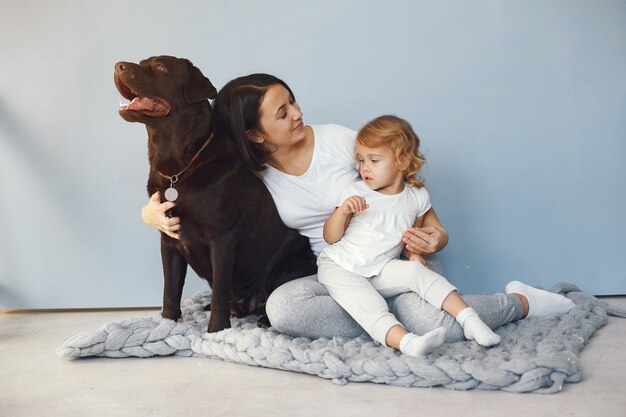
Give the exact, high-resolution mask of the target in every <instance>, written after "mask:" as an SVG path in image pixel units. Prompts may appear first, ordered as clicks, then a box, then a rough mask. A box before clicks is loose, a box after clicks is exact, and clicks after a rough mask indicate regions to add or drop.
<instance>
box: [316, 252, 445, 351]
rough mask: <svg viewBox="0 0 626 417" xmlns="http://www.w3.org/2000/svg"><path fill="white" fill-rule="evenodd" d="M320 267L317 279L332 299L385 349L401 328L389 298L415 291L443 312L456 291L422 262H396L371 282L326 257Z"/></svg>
mask: <svg viewBox="0 0 626 417" xmlns="http://www.w3.org/2000/svg"><path fill="white" fill-rule="evenodd" d="M317 266H318V269H317V278H318V280H319V282H320V283H321V284H323V285H324V286H325V287H326V289H327V290H328V293H329V294H330V296H331V297H332V298H333V299H334V300H335V301H337V303H338V304H339V305H340V306H341V307H343V309H344V310H346V311H347V312H348V313H349V314H350V316H352V318H354V320H355V321H356V322H357V323H359V325H360V326H361V327H362V328H363V329H364V330H365V331H366V332H367V333H368V334H369V335H370V336H372V338H373V339H374V340H376V341H377V342H379V343H381V344H383V345H386V337H387V333H388V332H389V330H390V329H391V328H392V327H394V326H402V324H401V323H400V322H399V321H398V319H397V318H396V317H395V316H394V315H393V314H392V313H391V312H389V306H388V305H387V303H386V302H385V299H386V298H391V297H395V296H397V295H400V294H403V293H405V292H409V291H413V292H414V293H416V294H417V295H419V296H420V297H421V298H422V299H424V300H426V301H428V303H430V304H432V305H434V306H435V307H437V308H441V305H442V304H443V302H444V300H445V299H446V297H447V296H448V295H450V293H451V292H452V291H455V290H456V287H454V285H452V284H450V283H449V282H448V280H446V279H445V278H444V277H442V276H441V275H439V274H437V273H436V272H434V271H431V270H430V269H428V268H426V267H425V266H424V265H422V264H421V263H419V262H409V261H403V260H400V259H393V260H391V261H389V262H387V264H386V265H385V266H384V267H383V269H382V271H381V272H380V273H379V274H378V275H376V276H373V277H370V278H367V277H364V276H361V275H359V274H355V273H353V272H350V271H348V270H346V269H345V268H343V267H342V266H340V265H338V264H337V263H336V262H335V261H333V260H332V259H331V258H329V257H328V256H326V255H325V254H324V253H322V254H321V255H320V257H319V259H318V260H317Z"/></svg>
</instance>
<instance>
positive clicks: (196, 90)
mask: <svg viewBox="0 0 626 417" xmlns="http://www.w3.org/2000/svg"><path fill="white" fill-rule="evenodd" d="M215 96H217V89H216V88H215V87H213V84H211V81H209V79H208V78H207V77H205V76H204V75H203V74H202V72H201V71H200V70H199V69H198V68H196V67H195V66H193V65H192V66H191V74H190V75H189V80H188V81H187V85H186V86H185V99H186V100H187V103H189V104H192V103H197V102H199V101H202V100H206V99H209V98H210V99H213V98H215Z"/></svg>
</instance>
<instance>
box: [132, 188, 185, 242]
mask: <svg viewBox="0 0 626 417" xmlns="http://www.w3.org/2000/svg"><path fill="white" fill-rule="evenodd" d="M175 206H176V204H174V203H172V202H170V201H166V202H165V203H161V197H160V196H159V193H158V192H156V193H154V194H152V196H151V197H150V200H149V201H148V204H146V205H145V206H143V207H142V208H141V218H142V220H143V222H144V223H145V224H147V225H148V226H152V227H154V228H155V229H157V230H159V231H161V232H163V233H165V234H166V235H168V236H169V237H171V238H174V239H180V236H179V234H178V230H180V218H179V217H167V216H166V214H165V213H167V211H168V210H170V209H171V208H173V207H175Z"/></svg>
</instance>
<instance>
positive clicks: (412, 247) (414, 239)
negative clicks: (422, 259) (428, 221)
mask: <svg viewBox="0 0 626 417" xmlns="http://www.w3.org/2000/svg"><path fill="white" fill-rule="evenodd" d="M402 242H404V244H405V246H406V249H407V250H408V251H409V252H410V253H415V254H423V255H430V254H432V253H435V252H439V251H440V250H441V249H443V247H444V246H445V243H447V237H446V239H445V243H444V235H443V233H442V232H441V230H439V229H438V228H436V227H432V226H426V227H411V228H410V229H408V230H406V231H405V232H404V234H403V235H402Z"/></svg>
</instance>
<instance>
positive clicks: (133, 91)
mask: <svg viewBox="0 0 626 417" xmlns="http://www.w3.org/2000/svg"><path fill="white" fill-rule="evenodd" d="M115 85H116V86H117V89H118V90H119V92H120V93H121V94H122V96H124V97H125V98H126V99H127V100H129V101H130V103H128V104H122V105H121V106H120V109H119V113H120V115H121V116H122V117H123V118H124V119H125V120H127V121H129V122H140V123H144V124H145V125H146V129H147V131H148V159H149V161H150V175H149V177H148V194H149V195H152V194H153V193H154V192H156V191H159V192H160V195H161V196H162V197H161V198H162V199H163V197H165V198H167V199H168V200H171V201H175V202H176V207H175V208H174V209H173V210H172V211H173V213H172V215H176V216H180V221H181V229H180V240H177V239H172V238H170V237H169V236H167V235H166V234H164V233H161V258H162V261H163V274H164V278H165V284H164V290H163V310H162V312H161V314H162V316H163V317H166V318H169V319H172V320H178V319H179V318H180V316H181V310H180V300H181V296H182V290H183V285H184V282H185V274H186V271H187V265H190V266H191V267H192V268H193V270H194V271H196V273H197V274H198V275H199V276H200V277H202V278H204V279H206V280H207V281H208V282H209V285H210V286H211V288H212V293H213V294H212V297H211V305H210V310H211V318H210V320H209V327H208V331H209V332H216V331H219V330H222V329H225V328H228V327H230V315H231V313H232V314H233V315H235V316H237V317H242V316H245V315H248V314H262V313H263V311H264V306H265V301H266V299H267V296H268V295H269V294H270V293H271V291H272V290H274V289H275V288H277V287H278V286H279V285H281V284H283V283H285V282H287V281H290V280H292V279H294V278H298V277H302V276H306V275H311V274H314V273H315V271H316V266H315V257H314V255H313V253H312V252H311V249H310V247H309V242H308V239H307V238H306V237H304V236H302V235H300V234H299V233H297V232H296V231H295V230H292V229H289V228H287V227H286V226H285V225H284V224H283V222H282V221H281V219H280V217H279V216H278V212H277V210H276V206H275V205H274V201H273V200H272V197H271V195H270V194H269V192H268V191H267V189H266V188H265V186H264V184H263V183H262V181H261V180H260V179H259V178H258V177H257V176H256V175H255V174H253V173H252V172H250V171H249V170H247V169H246V168H245V167H244V165H243V163H242V161H241V157H240V154H239V152H238V151H237V148H236V146H235V144H234V143H233V141H231V140H230V139H229V138H228V137H227V136H226V135H224V134H222V133H221V132H220V130H219V129H218V128H216V123H213V120H212V109H211V105H210V103H209V101H208V99H213V98H215V97H216V95H217V91H216V89H215V87H213V85H212V84H211V82H210V81H209V80H208V79H207V78H206V77H205V76H204V75H203V74H202V72H201V71H200V70H199V69H198V68H196V67H195V66H194V65H193V64H192V63H191V62H189V61H188V60H186V59H181V58H175V57H170V56H158V57H152V58H149V59H146V60H143V61H141V62H140V63H139V64H134V63H128V62H118V63H117V64H115Z"/></svg>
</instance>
